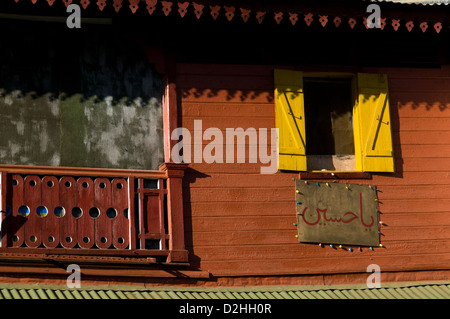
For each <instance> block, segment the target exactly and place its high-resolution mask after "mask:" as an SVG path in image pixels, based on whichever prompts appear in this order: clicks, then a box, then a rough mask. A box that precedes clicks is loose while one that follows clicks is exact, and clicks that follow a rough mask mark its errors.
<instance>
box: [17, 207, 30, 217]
mask: <svg viewBox="0 0 450 319" xmlns="http://www.w3.org/2000/svg"><path fill="white" fill-rule="evenodd" d="M19 215H20V216H22V217H27V216H28V215H30V208H29V207H28V206H26V205H22V206H20V207H19Z"/></svg>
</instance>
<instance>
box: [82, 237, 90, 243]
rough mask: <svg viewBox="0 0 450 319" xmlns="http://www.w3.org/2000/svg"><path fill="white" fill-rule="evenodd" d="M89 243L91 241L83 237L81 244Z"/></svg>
mask: <svg viewBox="0 0 450 319" xmlns="http://www.w3.org/2000/svg"><path fill="white" fill-rule="evenodd" d="M90 241H91V239H90V238H89V237H83V242H84V243H86V244H87V243H89V242H90Z"/></svg>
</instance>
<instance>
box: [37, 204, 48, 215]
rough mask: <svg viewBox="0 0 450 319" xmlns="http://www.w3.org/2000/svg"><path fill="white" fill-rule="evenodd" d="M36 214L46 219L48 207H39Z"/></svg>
mask: <svg viewBox="0 0 450 319" xmlns="http://www.w3.org/2000/svg"><path fill="white" fill-rule="evenodd" d="M36 213H37V214H38V215H39V216H40V217H46V216H47V215H48V210H47V207H45V206H39V207H38V208H36Z"/></svg>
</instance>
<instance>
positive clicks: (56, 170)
mask: <svg viewBox="0 0 450 319" xmlns="http://www.w3.org/2000/svg"><path fill="white" fill-rule="evenodd" d="M0 171H2V172H6V173H13V174H30V175H70V176H89V177H112V176H114V177H124V178H126V177H129V176H134V177H138V178H148V179H167V178H168V173H167V170H158V171H157V170H140V169H121V168H91V167H64V166H30V165H5V164H0Z"/></svg>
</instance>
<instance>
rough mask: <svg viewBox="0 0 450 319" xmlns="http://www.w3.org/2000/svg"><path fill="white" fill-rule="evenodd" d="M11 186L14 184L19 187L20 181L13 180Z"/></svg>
mask: <svg viewBox="0 0 450 319" xmlns="http://www.w3.org/2000/svg"><path fill="white" fill-rule="evenodd" d="M11 184H12V186H17V185H19V181H18V180H17V179H13V180H12V182H11Z"/></svg>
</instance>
